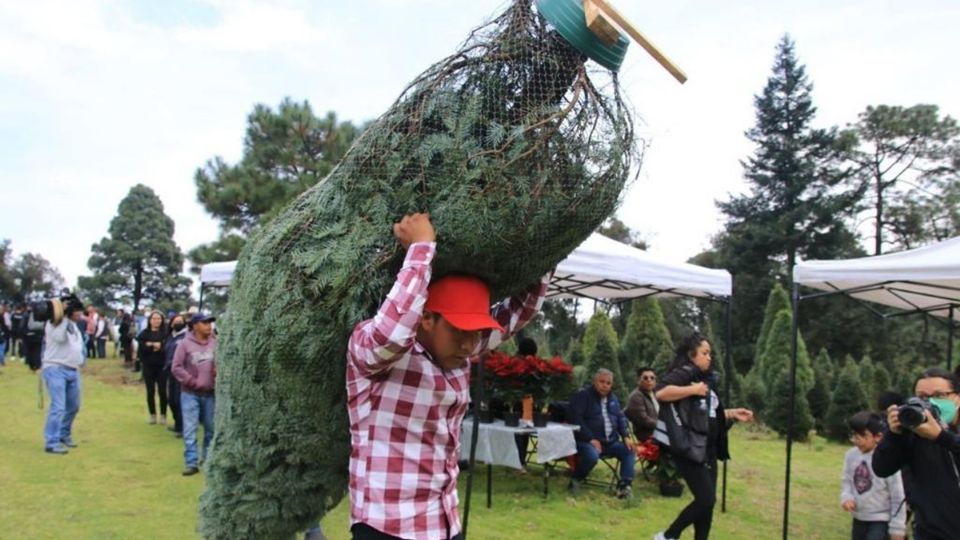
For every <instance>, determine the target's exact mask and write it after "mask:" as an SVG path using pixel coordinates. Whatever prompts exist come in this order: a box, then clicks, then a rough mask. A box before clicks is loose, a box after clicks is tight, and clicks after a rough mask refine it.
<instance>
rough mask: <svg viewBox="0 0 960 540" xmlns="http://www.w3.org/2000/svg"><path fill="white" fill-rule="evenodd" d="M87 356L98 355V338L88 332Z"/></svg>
mask: <svg viewBox="0 0 960 540" xmlns="http://www.w3.org/2000/svg"><path fill="white" fill-rule="evenodd" d="M87 336H88V337H87V358H96V357H97V338H96V337H94V336H91V335H90V334H87Z"/></svg>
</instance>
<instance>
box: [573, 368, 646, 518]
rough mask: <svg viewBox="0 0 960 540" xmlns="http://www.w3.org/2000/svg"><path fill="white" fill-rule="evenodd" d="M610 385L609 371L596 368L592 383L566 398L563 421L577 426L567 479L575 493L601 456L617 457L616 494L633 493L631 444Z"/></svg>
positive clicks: (623, 418)
mask: <svg viewBox="0 0 960 540" xmlns="http://www.w3.org/2000/svg"><path fill="white" fill-rule="evenodd" d="M612 388H613V372H611V371H610V370H609V369H604V368H600V369H598V370H597V372H596V374H594V376H593V385H591V386H588V387H586V388H584V389H582V390H580V391H578V392H576V393H575V394H573V396H571V397H570V405H569V406H568V407H567V420H568V421H569V422H570V423H571V424H577V425H578V426H580V430H579V431H577V432H576V438H577V467H576V469H575V470H574V471H573V478H571V479H570V491H571V492H572V493H574V494H576V493H577V492H579V490H580V487H581V486H582V485H583V482H584V480H586V478H587V475H588V474H590V471H591V470H593V468H594V466H596V464H597V461H598V460H599V459H600V457H601V456H603V457H611V456H612V457H615V458H617V459H618V460H620V481H619V482H618V483H617V497H619V498H621V499H629V498H630V497H632V496H633V492H632V488H631V487H630V485H631V484H632V483H633V464H634V459H635V455H634V444H633V441H631V440H629V439H628V434H629V432H628V430H627V417H626V416H624V414H623V411H622V410H621V409H620V402H619V401H618V400H617V396H615V395H613V394H611V393H610V390H611V389H612Z"/></svg>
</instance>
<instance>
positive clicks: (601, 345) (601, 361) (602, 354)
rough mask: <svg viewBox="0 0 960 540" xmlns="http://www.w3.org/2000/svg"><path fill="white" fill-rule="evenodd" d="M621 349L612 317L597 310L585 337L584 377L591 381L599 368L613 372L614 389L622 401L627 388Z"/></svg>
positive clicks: (588, 325)
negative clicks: (620, 355) (620, 356)
mask: <svg viewBox="0 0 960 540" xmlns="http://www.w3.org/2000/svg"><path fill="white" fill-rule="evenodd" d="M619 348H620V347H619V343H618V339H617V331H616V330H615V329H614V328H613V323H611V322H610V317H608V316H607V314H606V313H604V312H603V311H602V310H597V311H596V312H594V314H593V317H591V318H590V322H589V323H587V330H586V332H584V335H583V355H584V357H586V360H587V370H586V372H585V374H584V375H585V376H586V377H587V380H589V379H590V378H591V377H593V374H594V373H596V371H597V369H598V368H607V369H609V370H610V371H612V372H613V389H614V392H616V393H617V395H618V396H619V397H620V398H621V401H622V399H623V398H624V397H625V393H626V392H625V391H626V389H627V386H626V384H624V380H623V371H622V370H621V369H620V358H619Z"/></svg>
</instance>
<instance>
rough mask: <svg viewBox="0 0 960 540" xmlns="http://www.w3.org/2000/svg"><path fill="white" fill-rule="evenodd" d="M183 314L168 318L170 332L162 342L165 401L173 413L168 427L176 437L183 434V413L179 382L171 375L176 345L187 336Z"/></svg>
mask: <svg viewBox="0 0 960 540" xmlns="http://www.w3.org/2000/svg"><path fill="white" fill-rule="evenodd" d="M184 321H185V319H184V316H183V315H174V316H173V317H172V318H171V319H170V332H169V333H168V335H167V340H166V341H165V342H164V343H163V356H164V364H163V374H164V376H165V377H166V378H167V402H168V404H169V405H170V413H171V414H173V426H171V427H168V428H167V429H169V430H170V431H172V432H173V434H174V435H175V436H176V437H182V436H183V414H182V413H181V411H180V383H179V382H178V381H177V378H176V377H174V376H173V355H174V354H175V353H176V352H177V346H178V345H180V342H181V341H183V339H184V338H185V337H187V325H186V323H185V322H184Z"/></svg>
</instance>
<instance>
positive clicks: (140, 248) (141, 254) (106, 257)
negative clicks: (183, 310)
mask: <svg viewBox="0 0 960 540" xmlns="http://www.w3.org/2000/svg"><path fill="white" fill-rule="evenodd" d="M173 232H174V224H173V220H172V219H170V217H169V216H167V215H166V214H165V213H164V212H163V203H162V202H161V201H160V198H159V197H157V195H156V193H154V192H153V190H152V189H150V188H149V187H147V186H144V185H142V184H138V185H136V186H134V187H133V188H131V189H130V192H129V193H128V194H127V196H126V197H124V199H123V200H122V201H120V205H119V207H118V208H117V215H116V216H114V218H113V219H112V220H111V221H110V229H109V233H110V234H109V236H106V237H104V238H103V239H102V240H100V242H98V243H96V244H94V245H93V254H92V255H91V256H90V260H89V261H88V262H87V265H88V266H89V267H90V269H91V270H93V275H92V276H81V277H80V279H79V285H80V288H81V289H82V290H83V291H85V292H90V293H91V294H94V295H98V296H99V297H100V298H103V299H104V301H105V302H106V303H110V304H114V303H117V302H120V301H123V300H126V299H130V300H131V301H132V303H133V308H134V310H138V309H139V308H140V305H141V302H142V301H143V300H147V303H148V304H149V305H153V306H159V305H176V304H178V303H180V305H182V303H183V302H184V301H185V300H187V299H189V297H190V290H189V285H190V279H189V278H187V277H186V276H183V275H182V274H181V272H182V271H183V253H182V252H181V251H180V248H179V247H177V244H176V243H175V242H174V241H173Z"/></svg>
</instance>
